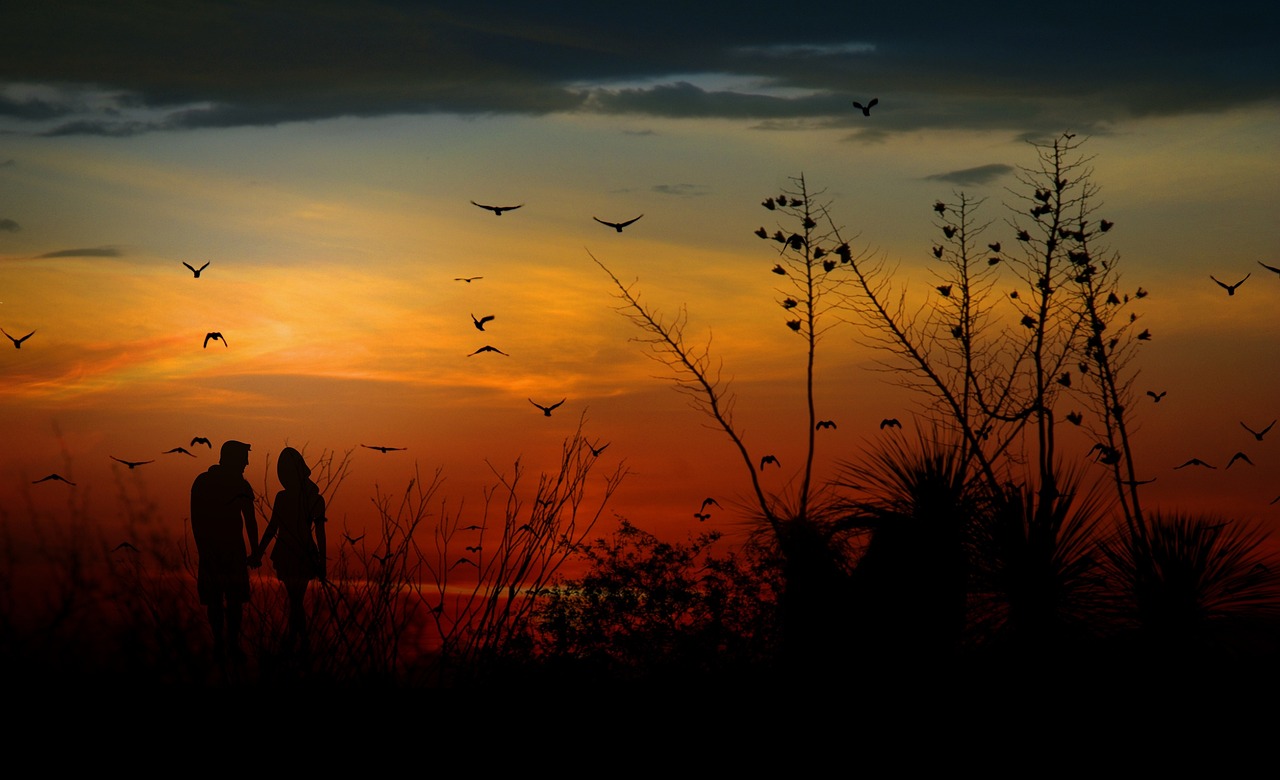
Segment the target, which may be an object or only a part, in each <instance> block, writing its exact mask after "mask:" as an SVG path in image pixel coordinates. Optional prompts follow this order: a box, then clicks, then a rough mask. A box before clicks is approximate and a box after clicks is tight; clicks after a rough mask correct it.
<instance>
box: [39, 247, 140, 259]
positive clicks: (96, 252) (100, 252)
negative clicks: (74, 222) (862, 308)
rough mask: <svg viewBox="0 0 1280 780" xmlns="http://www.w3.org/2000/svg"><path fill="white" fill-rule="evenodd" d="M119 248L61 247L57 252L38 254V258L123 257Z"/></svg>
mask: <svg viewBox="0 0 1280 780" xmlns="http://www.w3.org/2000/svg"><path fill="white" fill-rule="evenodd" d="M123 256H124V255H123V254H121V252H120V250H119V249H116V248H115V247H111V246H99V247H88V248H85V249H59V250H57V251H56V252H45V253H44V254H42V255H37V256H36V257H37V258H38V259H41V260H43V259H47V258H51V257H123Z"/></svg>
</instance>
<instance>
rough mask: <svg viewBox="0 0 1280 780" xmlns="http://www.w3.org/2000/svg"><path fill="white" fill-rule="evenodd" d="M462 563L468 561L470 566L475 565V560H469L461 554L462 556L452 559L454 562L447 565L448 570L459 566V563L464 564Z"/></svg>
mask: <svg viewBox="0 0 1280 780" xmlns="http://www.w3.org/2000/svg"><path fill="white" fill-rule="evenodd" d="M464 563H469V564H471V565H472V566H475V565H476V562H475V561H473V560H471V559H470V558H467V557H466V556H463V557H461V558H459V559H458V560H456V561H454V562H453V565H452V566H450V567H449V570H450V571H452V570H453V569H456V568H458V567H459V566H461V565H462V564H464Z"/></svg>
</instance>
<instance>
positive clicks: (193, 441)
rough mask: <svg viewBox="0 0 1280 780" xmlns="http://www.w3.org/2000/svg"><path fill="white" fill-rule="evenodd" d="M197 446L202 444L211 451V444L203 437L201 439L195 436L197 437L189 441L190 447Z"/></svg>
mask: <svg viewBox="0 0 1280 780" xmlns="http://www.w3.org/2000/svg"><path fill="white" fill-rule="evenodd" d="M197 444H203V445H204V446H206V447H208V448H209V449H213V444H212V443H211V442H210V441H209V440H208V439H206V438H205V437H203V436H197V437H195V438H194V439H192V440H191V446H192V447H194V446H196V445H197Z"/></svg>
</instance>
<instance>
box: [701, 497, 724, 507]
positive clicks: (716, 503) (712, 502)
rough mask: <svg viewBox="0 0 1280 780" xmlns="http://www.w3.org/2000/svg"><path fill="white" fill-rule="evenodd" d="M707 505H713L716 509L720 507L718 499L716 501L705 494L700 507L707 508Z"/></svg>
mask: <svg viewBox="0 0 1280 780" xmlns="http://www.w3.org/2000/svg"><path fill="white" fill-rule="evenodd" d="M709 506H714V507H715V508H716V509H719V508H720V502H719V501H716V500H715V499H714V498H711V497H710V496H707V497H706V498H704V499H702V507H701V508H702V509H706V508H707V507H709Z"/></svg>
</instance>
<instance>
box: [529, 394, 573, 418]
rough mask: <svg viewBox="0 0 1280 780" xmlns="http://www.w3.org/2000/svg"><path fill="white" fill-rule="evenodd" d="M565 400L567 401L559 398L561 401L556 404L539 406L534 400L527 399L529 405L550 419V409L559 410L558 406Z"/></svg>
mask: <svg viewBox="0 0 1280 780" xmlns="http://www.w3.org/2000/svg"><path fill="white" fill-rule="evenodd" d="M566 400H568V399H566V398H561V399H560V401H559V402H558V403H554V404H551V405H550V406H543V405H542V404H540V403H538V402H537V401H535V400H533V399H532V398H530V399H529V403H531V404H533V405H534V406H536V407H538V408H539V409H541V410H542V413H543V414H544V415H545V416H547V417H550V416H551V410H552V409H556V408H559V406H560V404H562V403H564V402H565V401H566Z"/></svg>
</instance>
